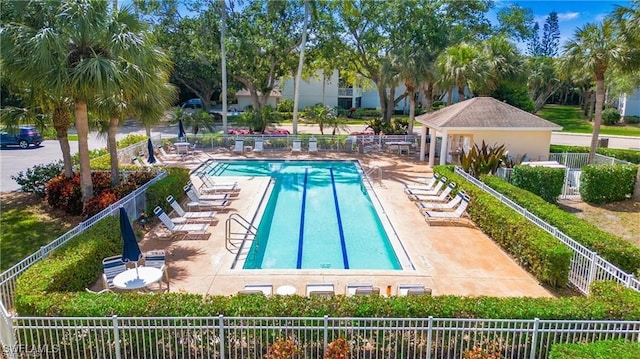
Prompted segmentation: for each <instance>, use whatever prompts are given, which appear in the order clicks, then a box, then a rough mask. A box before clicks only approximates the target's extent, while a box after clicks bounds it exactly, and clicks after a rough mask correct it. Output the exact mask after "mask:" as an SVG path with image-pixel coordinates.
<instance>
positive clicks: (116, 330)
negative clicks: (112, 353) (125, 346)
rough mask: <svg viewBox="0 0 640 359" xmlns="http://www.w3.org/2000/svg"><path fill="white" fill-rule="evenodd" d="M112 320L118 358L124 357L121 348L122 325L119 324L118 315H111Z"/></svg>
mask: <svg viewBox="0 0 640 359" xmlns="http://www.w3.org/2000/svg"><path fill="white" fill-rule="evenodd" d="M111 322H112V323H113V340H114V344H115V346H116V347H115V349H116V359H121V358H122V353H121V348H120V327H119V325H118V316H117V315H113V316H111Z"/></svg>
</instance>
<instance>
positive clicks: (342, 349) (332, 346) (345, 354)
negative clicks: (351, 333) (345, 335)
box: [324, 338, 349, 359]
mask: <svg viewBox="0 0 640 359" xmlns="http://www.w3.org/2000/svg"><path fill="white" fill-rule="evenodd" d="M347 358H349V344H348V343H347V341H346V340H344V339H342V338H338V339H336V340H334V341H332V342H331V343H329V344H327V351H326V352H325V353H324V359H347Z"/></svg>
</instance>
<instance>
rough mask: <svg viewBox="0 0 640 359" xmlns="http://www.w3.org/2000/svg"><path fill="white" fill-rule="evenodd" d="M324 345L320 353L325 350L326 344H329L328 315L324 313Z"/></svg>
mask: <svg viewBox="0 0 640 359" xmlns="http://www.w3.org/2000/svg"><path fill="white" fill-rule="evenodd" d="M323 320H324V345H323V347H322V348H323V352H322V354H323V355H324V353H326V352H327V345H329V316H328V315H326V314H325V315H324V319H323Z"/></svg>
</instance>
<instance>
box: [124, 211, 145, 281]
mask: <svg viewBox="0 0 640 359" xmlns="http://www.w3.org/2000/svg"><path fill="white" fill-rule="evenodd" d="M120 234H121V235H122V242H123V244H122V261H123V262H125V263H126V262H129V261H131V262H134V263H135V265H136V271H137V270H138V261H139V260H140V259H141V258H142V252H140V247H139V246H138V241H137V240H136V235H135V233H133V227H131V222H130V221H129V216H128V215H127V210H125V209H124V207H120Z"/></svg>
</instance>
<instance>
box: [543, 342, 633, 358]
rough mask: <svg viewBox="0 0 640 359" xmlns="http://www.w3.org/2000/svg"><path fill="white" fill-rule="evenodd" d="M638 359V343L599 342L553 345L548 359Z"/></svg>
mask: <svg viewBox="0 0 640 359" xmlns="http://www.w3.org/2000/svg"><path fill="white" fill-rule="evenodd" d="M609 358H615V359H638V358H640V342H632V341H626V340H601V341H597V342H593V343H580V344H574V343H561V344H554V345H553V346H552V347H551V351H550V352H549V359H609Z"/></svg>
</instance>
